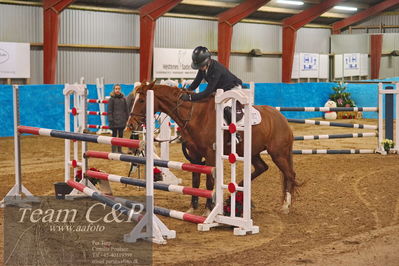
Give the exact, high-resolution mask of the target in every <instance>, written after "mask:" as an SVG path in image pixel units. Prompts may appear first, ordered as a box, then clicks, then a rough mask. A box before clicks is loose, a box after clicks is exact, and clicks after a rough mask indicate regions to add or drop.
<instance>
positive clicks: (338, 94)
mask: <svg viewBox="0 0 399 266" xmlns="http://www.w3.org/2000/svg"><path fill="white" fill-rule="evenodd" d="M347 85H348V84H347V83H343V82H338V83H337V85H336V86H335V87H333V88H332V89H333V90H334V93H333V94H330V100H332V101H334V102H336V103H337V107H354V106H356V105H355V101H353V100H352V99H351V94H350V93H349V92H346V91H345V90H346V87H347Z"/></svg>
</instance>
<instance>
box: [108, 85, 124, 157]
mask: <svg viewBox="0 0 399 266" xmlns="http://www.w3.org/2000/svg"><path fill="white" fill-rule="evenodd" d="M110 96H111V98H110V99H109V102H108V110H107V113H108V123H109V127H110V129H111V130H112V137H118V138H123V130H124V129H125V126H126V122H127V119H128V118H129V110H128V107H127V103H126V99H125V96H124V95H123V93H122V92H121V86H120V85H119V84H115V85H114V88H113V90H112V92H111V94H110ZM112 152H119V153H122V147H119V146H112Z"/></svg>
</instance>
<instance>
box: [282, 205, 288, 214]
mask: <svg viewBox="0 0 399 266" xmlns="http://www.w3.org/2000/svg"><path fill="white" fill-rule="evenodd" d="M281 212H282V213H283V214H289V213H290V209H289V208H288V207H284V206H283V207H281Z"/></svg>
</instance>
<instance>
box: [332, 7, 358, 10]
mask: <svg viewBox="0 0 399 266" xmlns="http://www.w3.org/2000/svg"><path fill="white" fill-rule="evenodd" d="M334 9H338V10H345V11H357V7H353V6H334Z"/></svg>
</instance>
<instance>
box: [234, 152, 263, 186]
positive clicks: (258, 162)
mask: <svg viewBox="0 0 399 266" xmlns="http://www.w3.org/2000/svg"><path fill="white" fill-rule="evenodd" d="M252 165H253V166H254V171H253V172H252V174H251V181H252V180H254V179H255V178H257V177H258V176H260V175H261V174H263V173H264V172H266V171H267V169H269V166H268V165H267V164H266V163H265V161H263V159H262V158H261V157H260V154H255V155H254V156H252ZM243 183H244V180H241V182H240V183H239V184H238V185H239V186H240V187H241V186H242V185H243Z"/></svg>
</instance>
